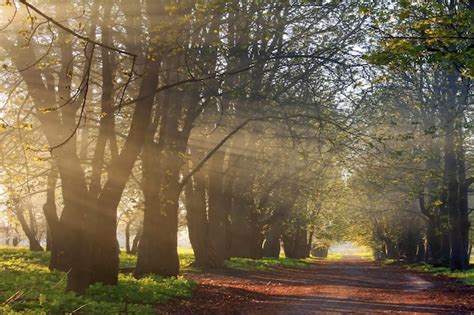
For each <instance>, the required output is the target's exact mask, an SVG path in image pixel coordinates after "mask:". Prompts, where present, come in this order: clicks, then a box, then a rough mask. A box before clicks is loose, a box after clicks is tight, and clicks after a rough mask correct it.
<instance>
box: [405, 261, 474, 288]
mask: <svg viewBox="0 0 474 315" xmlns="http://www.w3.org/2000/svg"><path fill="white" fill-rule="evenodd" d="M405 267H406V268H407V269H410V270H415V271H421V272H429V273H433V274H435V275H443V276H447V277H450V278H456V279H458V280H460V281H462V282H464V283H465V284H468V285H474V269H471V270H467V271H463V272H460V271H451V269H449V268H447V267H435V266H433V265H430V264H410V265H407V266H405Z"/></svg>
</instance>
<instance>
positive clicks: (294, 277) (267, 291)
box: [158, 258, 474, 314]
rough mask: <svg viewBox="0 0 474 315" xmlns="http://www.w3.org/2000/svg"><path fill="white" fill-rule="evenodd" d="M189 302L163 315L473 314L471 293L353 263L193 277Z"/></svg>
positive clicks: (173, 304)
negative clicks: (193, 285)
mask: <svg viewBox="0 0 474 315" xmlns="http://www.w3.org/2000/svg"><path fill="white" fill-rule="evenodd" d="M186 276H187V277H188V278H191V279H193V280H195V281H196V282H197V283H198V284H199V285H198V286H197V287H196V289H195V292H194V294H193V297H192V298H190V299H189V300H172V301H170V302H168V303H167V304H164V305H161V306H159V308H158V313H164V314H341V313H343V314H347V313H351V314H354V313H356V314H374V313H401V314H474V288H473V287H468V286H465V285H463V284H461V283H458V282H456V281H455V280H453V279H449V278H446V277H441V276H433V275H430V274H424V273H415V272H411V271H407V270H403V269H401V268H397V267H393V266H381V265H379V264H377V263H373V262H367V261H363V260H360V259H356V258H348V259H344V260H341V261H319V262H315V263H313V264H311V265H310V267H309V268H305V269H302V268H299V269H293V268H275V269H273V270H271V271H265V272H263V271H238V270H230V269H222V270H218V271H212V272H192V273H188V274H187V275H186Z"/></svg>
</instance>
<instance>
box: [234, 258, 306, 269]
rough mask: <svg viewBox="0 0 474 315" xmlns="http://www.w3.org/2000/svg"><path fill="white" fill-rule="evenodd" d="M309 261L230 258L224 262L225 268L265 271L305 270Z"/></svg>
mask: <svg viewBox="0 0 474 315" xmlns="http://www.w3.org/2000/svg"><path fill="white" fill-rule="evenodd" d="M310 261H311V258H309V259H291V258H283V257H280V258H269V257H265V258H262V259H249V258H231V259H230V260H227V261H226V262H225V266H226V267H227V268H234V269H240V270H260V271H265V270H269V269H271V268H274V267H289V268H307V267H309V263H310Z"/></svg>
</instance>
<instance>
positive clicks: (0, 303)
mask: <svg viewBox="0 0 474 315" xmlns="http://www.w3.org/2000/svg"><path fill="white" fill-rule="evenodd" d="M180 258H181V261H182V262H188V261H189V260H190V253H186V252H185V253H183V254H182V255H180ZM120 259H121V265H122V266H133V265H134V263H135V261H136V258H135V257H133V256H130V255H126V254H121V255H120ZM48 260H49V254H48V253H45V252H40V253H35V252H30V251H28V250H27V249H25V248H8V247H0V314H18V313H21V314H66V313H72V312H74V311H78V310H80V312H82V313H84V314H118V313H119V312H123V311H124V310H125V308H127V309H128V311H129V312H130V313H133V314H152V313H154V310H153V306H154V305H156V304H158V303H162V302H165V301H167V300H168V299H169V298H172V297H189V296H190V295H191V292H192V288H193V286H194V284H193V283H192V282H190V281H188V280H186V279H184V278H182V277H179V278H178V279H174V278H161V277H157V276H148V277H145V278H142V279H139V280H137V279H134V278H133V277H132V276H131V275H123V274H120V275H119V284H118V285H117V286H106V285H101V284H95V285H93V286H91V287H90V288H89V289H88V291H87V292H86V294H85V295H84V296H77V295H75V294H73V293H66V292H65V285H66V274H65V273H63V272H58V271H54V272H52V271H49V269H48V268H47V264H48ZM7 300H10V302H8V303H5V301H7Z"/></svg>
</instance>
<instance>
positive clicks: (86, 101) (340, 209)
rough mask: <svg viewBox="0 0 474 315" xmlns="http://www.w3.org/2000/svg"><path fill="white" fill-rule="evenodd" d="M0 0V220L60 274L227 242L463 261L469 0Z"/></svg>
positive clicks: (92, 275) (175, 267) (258, 253)
mask: <svg viewBox="0 0 474 315" xmlns="http://www.w3.org/2000/svg"><path fill="white" fill-rule="evenodd" d="M381 2H382V1H370V0H353V1H352V0H351V1H332V0H327V1H326V0H322V1H303V0H301V1H290V0H281V1H280V0H279V1H267V0H262V1H247V0H232V1H221V0H209V1H189V0H184V1H181V0H179V1H177V0H174V1H170V0H154V1H151V0H134V1H130V0H128V1H125V0H95V1H92V0H71V1H67V2H66V1H59V0H46V1H36V0H29V1H26V0H7V1H3V2H2V3H1V7H0V16H1V18H2V19H1V23H2V25H0V51H1V54H0V64H1V66H2V69H1V74H0V81H1V87H0V106H1V109H0V143H1V146H0V149H1V151H0V158H1V159H0V161H1V166H0V178H1V189H0V193H1V197H0V198H1V200H2V208H1V211H2V212H1V215H2V225H3V226H2V230H1V231H0V233H3V236H4V238H5V239H6V241H7V242H8V244H9V245H17V244H18V242H19V241H20V239H25V240H28V242H29V245H30V249H31V250H49V251H50V252H51V260H50V268H51V269H52V270H61V271H66V272H67V288H68V290H70V291H75V292H79V293H81V292H84V290H85V289H87V287H88V286H89V285H91V284H94V283H97V282H101V283H104V284H110V285H114V284H116V283H117V281H118V280H117V279H118V274H119V251H120V244H119V241H118V239H123V240H124V241H123V243H124V249H125V250H126V251H127V252H128V253H130V254H134V255H137V265H136V266H135V268H134V276H135V277H137V278H138V277H142V276H144V275H147V274H157V275H161V276H177V275H178V274H179V268H180V266H179V259H178V252H177V249H178V234H180V231H182V230H185V231H187V234H188V235H189V240H190V242H191V245H192V247H193V251H194V255H195V262H194V264H195V265H196V266H197V267H202V268H215V267H220V266H222V265H223V264H224V262H225V261H226V260H227V259H229V258H231V257H245V258H253V259H259V258H262V257H276V258H277V257H279V255H280V248H283V251H284V254H285V255H286V257H290V258H305V257H308V256H309V255H310V252H311V251H312V252H313V254H319V253H322V255H324V252H326V253H327V247H328V246H329V244H330V242H331V241H333V240H346V239H348V240H355V241H357V242H359V243H360V244H363V245H367V246H369V247H370V248H371V249H372V250H373V252H374V255H375V256H376V257H377V258H380V259H384V258H396V259H398V258H402V259H406V260H408V261H427V262H430V263H433V264H440V265H447V266H450V267H451V268H452V269H459V270H466V269H468V268H469V255H470V251H471V248H472V237H471V236H470V230H472V228H471V225H470V219H469V217H470V214H471V212H472V210H471V208H470V206H472V205H471V203H470V202H469V193H470V186H471V184H472V183H474V177H472V169H471V165H472V163H471V161H472V158H473V152H472V134H471V133H472V131H471V130H472V121H471V120H472V119H471V118H472V115H471V114H472V112H471V110H472V99H473V98H472V90H473V89H472V78H473V77H474V49H473V44H474V38H473V35H472V34H474V30H473V26H472V25H473V24H474V23H473V21H474V1H472V0H470V1H462V0H446V1H441V0H440V1H436V0H433V1H425V2H416V3H411V2H410V1H403V0H400V1H395V0H394V1H387V2H384V3H381Z"/></svg>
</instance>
